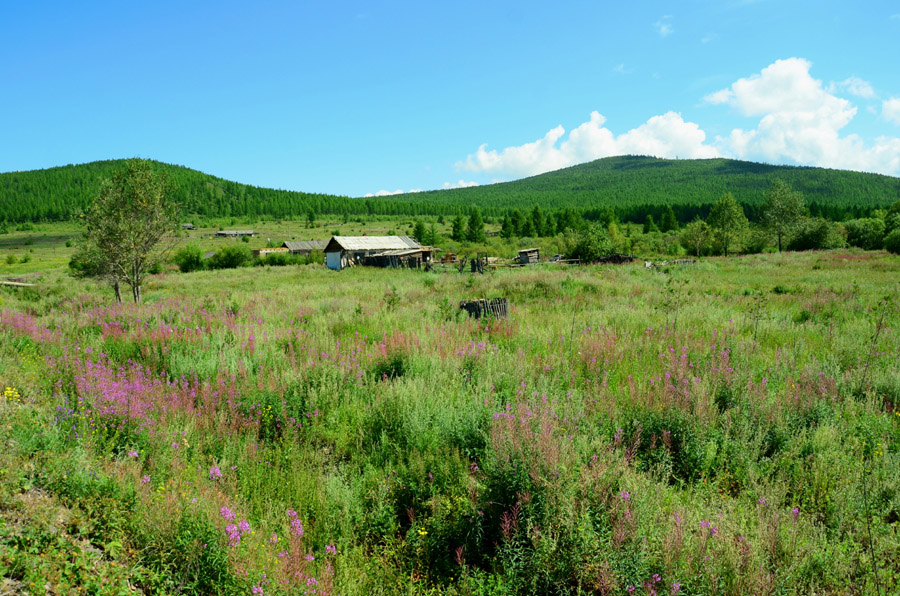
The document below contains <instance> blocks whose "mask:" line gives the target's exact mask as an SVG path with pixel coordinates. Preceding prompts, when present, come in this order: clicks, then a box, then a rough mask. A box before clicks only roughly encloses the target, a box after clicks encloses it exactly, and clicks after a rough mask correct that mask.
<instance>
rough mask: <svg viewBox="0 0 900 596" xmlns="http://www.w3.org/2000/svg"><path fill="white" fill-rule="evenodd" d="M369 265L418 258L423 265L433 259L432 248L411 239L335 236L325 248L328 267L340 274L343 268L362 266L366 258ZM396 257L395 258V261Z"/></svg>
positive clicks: (386, 265)
mask: <svg viewBox="0 0 900 596" xmlns="http://www.w3.org/2000/svg"><path fill="white" fill-rule="evenodd" d="M376 256H378V257H381V260H380V261H378V260H373V259H371V258H370V259H369V263H368V264H370V265H381V266H383V267H390V266H408V265H402V264H401V265H393V264H391V263H400V261H401V260H402V261H406V262H409V261H410V259H415V258H418V259H420V261H421V262H422V263H424V262H427V261H426V259H427V260H430V259H431V249H430V248H429V249H426V248H425V247H423V246H422V245H421V244H419V243H418V242H416V241H415V240H413V239H412V238H410V237H409V236H333V237H332V238H331V240H329V241H328V244H326V245H325V264H326V265H327V266H328V268H329V269H335V270H337V271H340V270H341V269H343V268H344V267H352V266H354V265H362V264H364V262H365V259H366V258H367V257H376ZM392 257H393V259H392Z"/></svg>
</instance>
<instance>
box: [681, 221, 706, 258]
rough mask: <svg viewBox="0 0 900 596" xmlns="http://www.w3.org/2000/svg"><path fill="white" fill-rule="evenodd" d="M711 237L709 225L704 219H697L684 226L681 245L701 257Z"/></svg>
mask: <svg viewBox="0 0 900 596" xmlns="http://www.w3.org/2000/svg"><path fill="white" fill-rule="evenodd" d="M710 236H711V230H710V228H709V224H708V223H706V222H705V221H703V220H702V219H696V220H694V221H692V222H691V223H689V224H688V225H686V226H684V229H683V230H682V231H681V238H680V240H681V245H682V246H683V247H685V248H686V249H687V250H689V251H691V252H692V253H694V254H695V255H697V256H698V257H699V256H700V255H701V253H702V252H703V251H704V250H705V249H706V247H707V246H708V245H709V239H710Z"/></svg>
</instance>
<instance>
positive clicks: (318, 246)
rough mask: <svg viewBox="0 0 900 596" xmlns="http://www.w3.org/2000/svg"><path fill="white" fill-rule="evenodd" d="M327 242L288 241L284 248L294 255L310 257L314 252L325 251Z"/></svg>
mask: <svg viewBox="0 0 900 596" xmlns="http://www.w3.org/2000/svg"><path fill="white" fill-rule="evenodd" d="M325 244H327V242H326V241H325V240H286V241H285V243H284V244H282V245H281V246H283V247H284V248H286V249H288V250H289V251H290V252H291V254H292V255H300V256H303V257H306V256H309V253H310V252H312V251H314V250H324V249H325Z"/></svg>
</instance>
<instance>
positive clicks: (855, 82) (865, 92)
mask: <svg viewBox="0 0 900 596" xmlns="http://www.w3.org/2000/svg"><path fill="white" fill-rule="evenodd" d="M841 90H845V91H847V93H849V94H850V95H855V96H857V97H862V98H863V99H874V98H875V97H876V95H875V90H874V89H873V88H872V85H871V84H870V83H869V82H868V81H864V80H862V79H860V78H859V77H850V78H849V79H846V80H844V81H841V82H840V83H834V82H832V83H830V84H829V85H828V92H829V93H837V92H839V91H841Z"/></svg>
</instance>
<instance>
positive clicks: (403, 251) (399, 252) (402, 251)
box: [372, 248, 422, 257]
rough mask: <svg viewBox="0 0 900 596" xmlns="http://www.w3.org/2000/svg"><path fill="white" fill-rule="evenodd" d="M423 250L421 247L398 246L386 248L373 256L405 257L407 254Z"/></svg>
mask: <svg viewBox="0 0 900 596" xmlns="http://www.w3.org/2000/svg"><path fill="white" fill-rule="evenodd" d="M420 252H422V249H421V248H398V249H396V250H386V251H384V252H380V253H378V254H376V255H372V256H373V257H405V256H407V255H415V254H418V253H420Z"/></svg>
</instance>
